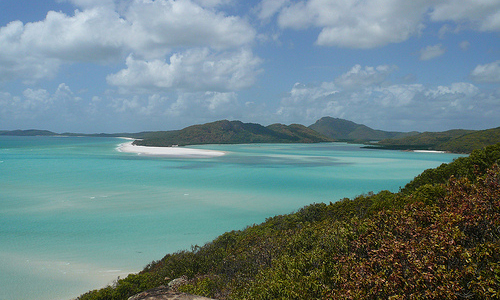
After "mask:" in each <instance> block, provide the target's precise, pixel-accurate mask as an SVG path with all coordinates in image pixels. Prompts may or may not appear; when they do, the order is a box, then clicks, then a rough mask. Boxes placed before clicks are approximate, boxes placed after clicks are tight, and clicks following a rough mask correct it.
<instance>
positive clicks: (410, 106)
mask: <svg viewBox="0 0 500 300" xmlns="http://www.w3.org/2000/svg"><path fill="white" fill-rule="evenodd" d="M353 69H360V70H361V69H363V68H360V67H358V66H355V68H353ZM365 69H366V68H365ZM368 69H370V68H368ZM374 69H375V70H376V69H377V68H374ZM347 74H349V72H347V73H345V74H343V75H342V76H339V77H338V78H337V80H336V81H335V82H323V83H321V84H317V85H304V84H301V83H296V84H295V85H294V86H293V88H292V89H291V90H290V92H289V93H288V94H287V96H285V97H283V99H282V100H281V103H280V107H279V108H278V110H277V116H279V117H281V118H282V121H283V122H299V121H302V122H310V123H313V122H314V121H316V120H317V119H319V118H321V117H323V116H328V115H329V116H333V117H340V118H345V119H349V120H353V121H356V122H359V123H363V124H367V125H369V126H372V127H374V128H380V129H383V128H384V127H392V128H393V127H394V125H395V124H396V125H397V126H398V127H399V128H400V129H399V130H402V131H403V130H433V131H436V130H446V129H451V128H473V127H477V126H478V125H480V124H476V123H473V122H474V121H472V120H478V119H480V120H482V121H485V122H492V121H493V122H494V120H495V118H496V117H495V116H494V114H492V113H491V112H492V111H493V112H495V111H498V110H499V109H500V103H499V102H498V100H495V99H497V98H496V97H497V96H498V95H494V94H493V93H492V92H490V93H485V92H481V91H480V90H479V88H478V87H476V86H475V85H473V84H471V83H466V82H458V83H452V84H450V85H447V86H437V87H427V86H425V85H422V84H385V85H380V84H378V83H377V82H373V84H372V85H365V86H360V87H359V88H358V89H344V88H342V87H340V86H339V85H338V84H337V81H338V80H339V79H341V78H342V77H343V76H346V75H347ZM481 116H484V117H481ZM304 120H306V121H304ZM485 124H487V123H485ZM437 128H439V129H437Z"/></svg>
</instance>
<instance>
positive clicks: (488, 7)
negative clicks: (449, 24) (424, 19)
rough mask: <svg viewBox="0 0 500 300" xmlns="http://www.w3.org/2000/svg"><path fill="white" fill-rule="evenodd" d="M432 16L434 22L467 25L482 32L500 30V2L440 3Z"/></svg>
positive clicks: (465, 0)
mask: <svg viewBox="0 0 500 300" xmlns="http://www.w3.org/2000/svg"><path fill="white" fill-rule="evenodd" d="M430 16H431V19H432V20H433V21H454V22H457V23H466V24H470V25H471V26H473V27H475V28H477V29H479V30H481V31H499V30H500V2H499V1H496V0H447V1H439V2H437V3H436V4H435V5H434V6H433V11H432V12H431V13H430Z"/></svg>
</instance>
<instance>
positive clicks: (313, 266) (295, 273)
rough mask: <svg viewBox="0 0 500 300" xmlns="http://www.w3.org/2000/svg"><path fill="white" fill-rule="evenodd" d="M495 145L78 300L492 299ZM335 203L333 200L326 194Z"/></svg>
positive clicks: (499, 177) (497, 272) (234, 235)
mask: <svg viewBox="0 0 500 300" xmlns="http://www.w3.org/2000/svg"><path fill="white" fill-rule="evenodd" d="M498 163H500V144H496V145H493V146H489V147H486V148H484V149H483V150H474V151H473V152H472V153H471V155H469V157H462V158H458V159H456V160H455V161H454V162H452V163H450V164H443V165H441V166H440V167H438V168H436V169H429V170H427V171H425V172H423V173H422V174H421V175H420V176H418V177H416V178H415V179H414V180H413V181H412V182H410V183H409V184H407V185H406V186H405V188H404V189H403V190H401V191H400V192H398V193H391V192H389V191H382V192H380V193H378V194H373V193H369V194H368V195H361V196H358V197H356V198H355V199H352V200H351V199H347V198H346V199H343V200H341V201H338V202H335V203H330V204H324V203H319V204H312V205H310V206H306V207H304V208H302V209H300V210H299V211H298V212H296V213H292V214H289V215H279V216H275V217H272V218H269V219H267V220H266V222H264V223H262V224H260V225H253V226H250V227H248V228H246V229H245V230H241V231H231V232H227V233H225V234H223V235H221V236H219V237H218V238H216V239H215V240H213V241H212V242H210V243H207V244H206V245H204V246H201V247H200V246H194V247H193V248H192V250H191V251H181V252H177V253H174V254H167V255H166V256H165V257H164V258H162V259H161V260H159V261H155V262H152V263H151V264H149V265H148V266H147V267H146V268H145V269H144V270H143V271H142V272H140V273H138V274H132V275H129V276H128V277H127V278H124V279H120V280H117V281H116V283H115V284H113V285H112V286H108V287H106V288H103V289H101V290H95V291H91V292H88V293H87V294H85V295H82V296H80V297H79V298H78V299H80V300H89V299H92V300H97V299H127V298H128V297H130V296H132V295H134V294H136V293H138V292H141V291H144V290H147V289H150V288H153V287H156V286H160V285H166V284H167V283H168V282H169V281H170V280H171V279H173V278H179V277H181V276H184V278H186V279H187V281H185V282H184V283H182V284H181V285H180V286H179V287H178V289H179V290H180V291H183V292H187V293H191V294H197V295H203V296H207V297H211V298H216V299H498V298H499V295H500V232H499V228H500V197H499V195H500V167H499V165H498ZM332 200H336V199H332Z"/></svg>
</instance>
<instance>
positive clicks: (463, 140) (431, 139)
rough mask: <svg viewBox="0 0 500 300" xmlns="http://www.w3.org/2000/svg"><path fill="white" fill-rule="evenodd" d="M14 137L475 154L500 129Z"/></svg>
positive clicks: (276, 128)
mask: <svg viewBox="0 0 500 300" xmlns="http://www.w3.org/2000/svg"><path fill="white" fill-rule="evenodd" d="M1 135H10V136H42V135H43V136H90V137H129V138H134V139H136V141H134V145H140V146H156V147H171V146H174V145H177V146H187V145H203V144H249V143H322V142H349V143H359V144H366V145H367V146H366V147H367V148H377V149H388V150H439V151H448V152H455V153H471V151H472V150H474V149H480V148H483V147H486V146H488V145H493V144H496V143H499V142H500V127H498V128H492V129H488V130H479V131H476V130H465V129H455V130H448V131H444V132H423V133H419V132H416V131H412V132H396V131H383V130H376V129H372V128H370V127H368V126H366V125H362V124H357V123H354V122H352V121H348V120H343V119H338V118H331V117H324V118H321V119H319V120H318V121H316V122H315V123H314V124H312V125H310V126H309V127H306V126H304V125H300V124H291V125H284V124H272V125H269V126H262V125H260V124H256V123H243V122H241V121H228V120H221V121H216V122H211V123H206V124H199V125H193V126H189V127H186V128H184V129H181V130H171V131H143V132H137V133H95V134H82V133H62V134H59V133H54V132H51V131H47V130H14V131H0V136H1Z"/></svg>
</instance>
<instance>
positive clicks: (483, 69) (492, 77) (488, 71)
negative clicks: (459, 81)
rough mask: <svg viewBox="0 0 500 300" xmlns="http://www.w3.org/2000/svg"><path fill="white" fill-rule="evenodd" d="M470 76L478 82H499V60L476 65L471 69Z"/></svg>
mask: <svg viewBox="0 0 500 300" xmlns="http://www.w3.org/2000/svg"><path fill="white" fill-rule="evenodd" d="M471 77H472V79H474V80H475V81H478V82H489V83H497V82H500V60H497V61H495V62H492V63H489V64H484V65H478V66H477V67H476V68H475V69H474V70H473V71H472V73H471Z"/></svg>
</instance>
